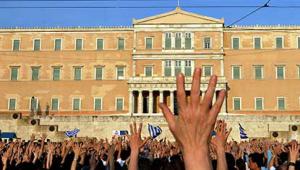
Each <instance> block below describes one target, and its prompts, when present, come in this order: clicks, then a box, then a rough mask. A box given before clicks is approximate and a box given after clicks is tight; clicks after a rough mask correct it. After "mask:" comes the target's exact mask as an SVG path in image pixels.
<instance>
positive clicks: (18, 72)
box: [9, 66, 20, 81]
mask: <svg viewBox="0 0 300 170" xmlns="http://www.w3.org/2000/svg"><path fill="white" fill-rule="evenodd" d="M9 67H10V81H18V80H19V74H20V66H9ZM14 68H16V69H17V77H16V79H15V80H13V79H12V73H13V69H14Z"/></svg>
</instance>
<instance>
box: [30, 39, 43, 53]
mask: <svg viewBox="0 0 300 170" xmlns="http://www.w3.org/2000/svg"><path fill="white" fill-rule="evenodd" d="M35 40H40V49H39V50H38V51H42V40H41V38H34V39H33V48H32V50H33V51H35V50H34V47H35V45H34V44H35Z"/></svg>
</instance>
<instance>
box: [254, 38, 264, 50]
mask: <svg viewBox="0 0 300 170" xmlns="http://www.w3.org/2000/svg"><path fill="white" fill-rule="evenodd" d="M255 38H259V41H260V48H258V49H256V48H255ZM253 49H255V50H261V49H263V40H262V37H261V36H254V37H253Z"/></svg>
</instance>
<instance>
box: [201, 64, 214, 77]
mask: <svg viewBox="0 0 300 170" xmlns="http://www.w3.org/2000/svg"><path fill="white" fill-rule="evenodd" d="M205 68H210V73H211V75H209V76H205V75H204V74H205ZM202 70H203V72H202V76H203V77H210V76H212V75H213V74H214V73H213V65H202Z"/></svg>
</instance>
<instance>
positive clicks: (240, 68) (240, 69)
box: [231, 65, 242, 80]
mask: <svg viewBox="0 0 300 170" xmlns="http://www.w3.org/2000/svg"><path fill="white" fill-rule="evenodd" d="M234 67H239V72H240V77H239V79H235V78H234V76H233V75H234V74H233V68H234ZM231 79H232V80H241V79H242V66H241V65H231Z"/></svg>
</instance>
